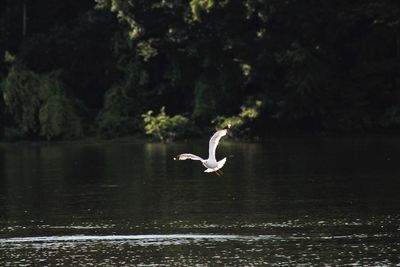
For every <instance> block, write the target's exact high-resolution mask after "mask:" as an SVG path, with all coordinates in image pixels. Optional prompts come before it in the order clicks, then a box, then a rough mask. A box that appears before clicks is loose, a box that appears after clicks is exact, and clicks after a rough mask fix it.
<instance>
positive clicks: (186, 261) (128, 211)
mask: <svg viewBox="0 0 400 267" xmlns="http://www.w3.org/2000/svg"><path fill="white" fill-rule="evenodd" d="M189 151H190V152H193V153H196V154H199V155H204V154H205V153H207V142H206V141H205V142H196V143H194V144H191V143H177V144H156V143H154V144H151V143H148V144H144V143H107V144H75V143H71V144H55V145H27V144H25V145H23V144H18V145H0V266H55V265H63V266H288V265H300V266H310V265H312V266H321V265H322V266H324V265H326V266H332V265H355V266H393V265H396V264H400V256H399V255H400V164H399V162H400V138H398V139H397V138H361V139H353V138H271V139H268V140H267V141H266V142H263V143H259V144H255V143H233V142H226V141H224V142H223V143H222V144H221V145H220V147H219V148H218V151H217V156H218V157H219V158H221V157H223V156H228V161H227V163H226V165H225V167H224V169H223V170H224V175H223V176H221V177H218V176H216V175H215V174H206V173H203V169H204V168H203V167H202V166H201V164H199V163H198V162H192V161H183V162H176V161H173V159H172V158H173V156H174V155H176V154H178V153H181V152H189Z"/></svg>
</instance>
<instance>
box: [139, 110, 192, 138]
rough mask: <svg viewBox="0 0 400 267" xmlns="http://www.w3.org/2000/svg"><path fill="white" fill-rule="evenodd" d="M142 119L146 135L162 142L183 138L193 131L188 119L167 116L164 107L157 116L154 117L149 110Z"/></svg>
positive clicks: (179, 116)
mask: <svg viewBox="0 0 400 267" xmlns="http://www.w3.org/2000/svg"><path fill="white" fill-rule="evenodd" d="M142 117H143V121H144V130H145V133H146V134H148V135H151V136H153V137H155V138H157V139H159V140H160V141H162V142H165V141H170V140H174V139H178V138H183V137H185V136H187V135H188V134H190V132H191V131H192V129H193V126H192V124H191V123H190V121H189V119H188V118H186V117H184V116H182V115H175V116H173V117H170V116H168V115H166V114H165V107H162V108H161V110H160V113H159V114H157V115H153V111H152V110H149V111H148V112H147V113H145V114H143V115H142Z"/></svg>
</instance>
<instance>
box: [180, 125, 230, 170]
mask: <svg viewBox="0 0 400 267" xmlns="http://www.w3.org/2000/svg"><path fill="white" fill-rule="evenodd" d="M228 128H230V125H228ZM227 132H228V130H227V129H223V130H219V131H217V132H216V133H215V134H214V135H213V136H212V137H211V139H210V143H209V145H208V159H203V158H201V157H199V156H196V155H193V154H189V153H184V154H180V155H178V156H176V157H175V158H174V160H187V159H191V160H199V161H201V163H202V164H203V166H204V167H206V168H207V169H206V170H205V171H204V172H215V173H216V174H217V175H218V176H220V175H221V174H223V173H222V171H221V170H219V169H221V168H222V167H223V166H224V165H225V162H226V158H223V159H221V160H220V161H217V160H216V159H215V150H216V149H217V146H218V143H219V140H220V139H221V137H223V136H225V135H226V133H227Z"/></svg>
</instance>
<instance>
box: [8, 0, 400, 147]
mask: <svg viewBox="0 0 400 267" xmlns="http://www.w3.org/2000/svg"><path fill="white" fill-rule="evenodd" d="M0 8H1V9H0V12H1V13H0V53H1V55H2V56H1V57H0V61H1V62H0V63H1V64H0V80H1V81H2V82H1V84H2V85H1V90H2V96H3V97H2V98H1V99H0V122H1V127H0V130H2V129H4V128H7V129H8V130H7V131H9V132H12V133H16V135H17V136H19V138H26V139H34V138H47V139H64V138H76V137H79V136H82V135H84V134H97V135H100V136H104V137H107V138H112V137H117V136H124V135H132V134H138V133H145V132H147V133H149V128H146V127H149V126H148V125H149V122H150V121H152V120H151V119H152V118H156V117H157V116H154V114H152V113H148V111H149V110H160V108H161V107H163V106H165V107H166V110H168V113H169V115H166V114H165V112H164V111H163V110H161V115H162V113H163V112H164V115H163V116H166V117H168V118H169V119H170V118H174V116H175V115H178V116H181V117H182V118H187V119H188V120H189V121H190V122H191V123H192V122H193V124H194V126H198V127H197V129H204V128H207V127H214V126H223V125H224V123H225V124H226V123H228V122H229V123H231V124H233V125H234V124H236V126H237V130H232V132H234V133H236V135H237V136H239V137H251V136H253V135H254V134H253V133H254V132H255V129H257V128H258V129H259V128H260V127H261V128H264V129H265V128H267V129H273V128H283V129H293V128H297V129H303V130H318V131H321V130H329V131H341V132H354V131H376V130H399V129H400V2H398V1H393V0H379V1H378V0H365V1H345V0H339V1H328V0H313V1H299V0H288V1H276V0H243V1H234V0H224V1H216V0H190V1H182V0H162V1H161V0H146V1H144V0H83V1H57V0H41V1H38V0H17V1H15V0H6V1H3V3H2V4H1V6H0ZM24 10H25V11H26V12H24ZM24 18H25V19H24ZM24 21H25V24H24V23H23V22H24ZM3 55H4V56H3ZM22 66H24V67H22ZM142 114H146V115H145V116H144V117H142ZM182 114H184V116H183V115H182ZM255 114H256V115H255ZM158 116H160V115H158ZM143 119H144V120H145V121H143ZM146 120H147V121H146ZM155 125H157V124H155ZM183 125H185V124H184V123H183ZM192 126H193V125H191V126H190V128H192ZM172 128H173V127H172ZM168 131H170V130H168ZM257 132H260V131H257ZM151 134H153V135H154V134H155V135H158V134H157V133H156V132H152V133H151ZM167 135H171V136H175V135H176V133H173V130H172V132H170V133H169V134H167ZM0 136H1V134H0ZM176 136H179V134H177V135H176ZM159 138H160V137H159ZM162 138H169V137H162Z"/></svg>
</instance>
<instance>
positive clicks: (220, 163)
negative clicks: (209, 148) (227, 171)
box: [217, 158, 226, 170]
mask: <svg viewBox="0 0 400 267" xmlns="http://www.w3.org/2000/svg"><path fill="white" fill-rule="evenodd" d="M225 162H226V158H223V159H221V160H220V161H218V162H217V170H219V169H221V168H222V167H223V166H224V165H225Z"/></svg>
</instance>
